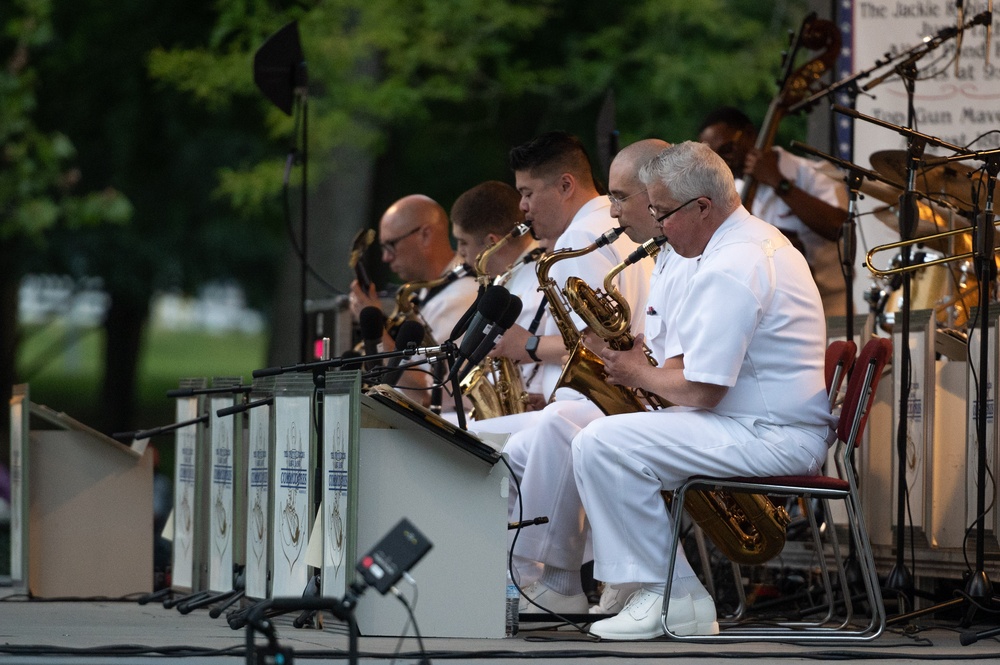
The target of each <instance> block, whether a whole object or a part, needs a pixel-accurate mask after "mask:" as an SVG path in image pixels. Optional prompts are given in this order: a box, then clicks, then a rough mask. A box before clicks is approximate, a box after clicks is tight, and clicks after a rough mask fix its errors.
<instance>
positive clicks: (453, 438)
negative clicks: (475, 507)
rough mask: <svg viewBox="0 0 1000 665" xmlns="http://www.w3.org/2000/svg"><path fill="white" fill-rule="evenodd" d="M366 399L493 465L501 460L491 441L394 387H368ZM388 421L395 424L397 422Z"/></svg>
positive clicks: (363, 397)
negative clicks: (489, 442) (450, 420)
mask: <svg viewBox="0 0 1000 665" xmlns="http://www.w3.org/2000/svg"><path fill="white" fill-rule="evenodd" d="M366 398H367V399H371V400H373V401H375V402H377V403H379V404H381V405H383V406H385V407H387V408H388V410H389V412H390V413H391V414H395V415H397V416H399V417H400V418H401V419H405V420H406V421H409V422H412V423H416V424H417V425H419V426H420V427H421V428H423V429H426V430H429V431H431V432H433V433H435V434H437V435H438V436H440V437H441V438H442V439H444V440H445V441H448V442H449V443H451V444H453V445H455V446H457V447H458V448H460V449H462V450H464V451H465V452H467V453H471V454H472V455H475V456H476V457H478V458H479V459H481V460H483V461H484V462H488V463H489V464H490V465H493V464H496V463H497V462H499V461H500V452H499V451H498V450H496V449H495V448H493V447H492V446H490V445H489V444H488V443H486V442H484V441H483V440H482V439H480V438H479V437H477V436H475V435H474V434H471V433H469V432H467V431H465V430H464V429H461V428H460V427H458V426H457V425H454V424H452V423H450V422H448V421H447V420H445V419H444V418H442V417H441V416H439V415H437V414H436V413H433V412H431V411H429V410H428V409H425V408H424V407H423V406H421V405H419V404H417V403H416V402H414V401H413V400H411V399H410V398H408V397H406V396H405V395H403V394H402V393H400V392H399V391H397V390H395V389H394V388H392V387H391V386H388V385H385V384H383V385H378V386H375V387H374V388H371V389H369V390H368V391H367V392H366V393H365V394H364V395H362V399H361V403H362V406H364V405H365V399H366ZM389 424H390V425H392V424H394V423H389Z"/></svg>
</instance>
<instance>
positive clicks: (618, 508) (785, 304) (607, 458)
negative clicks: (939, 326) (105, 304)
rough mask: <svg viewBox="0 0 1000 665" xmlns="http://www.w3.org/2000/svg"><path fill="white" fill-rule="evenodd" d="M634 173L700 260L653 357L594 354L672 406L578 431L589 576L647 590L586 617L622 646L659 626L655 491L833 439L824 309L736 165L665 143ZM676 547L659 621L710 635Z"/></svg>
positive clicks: (663, 529) (660, 565) (663, 532)
mask: <svg viewBox="0 0 1000 665" xmlns="http://www.w3.org/2000/svg"><path fill="white" fill-rule="evenodd" d="M640 177H641V179H642V182H643V183H645V185H646V188H647V194H648V197H649V201H650V204H651V205H650V211H651V214H652V215H653V216H654V217H655V218H656V221H657V222H658V223H659V225H660V228H661V232H662V234H663V235H665V236H667V238H669V240H670V244H671V246H672V247H673V249H674V251H675V252H676V253H677V254H678V255H680V256H682V257H687V258H689V259H693V261H692V262H693V263H694V265H693V270H692V273H691V275H690V277H689V278H688V279H687V280H686V281H685V283H684V287H685V288H684V290H683V294H682V295H681V297H680V299H679V305H678V306H676V307H674V308H672V309H671V310H670V311H665V312H662V315H663V316H664V325H665V327H666V329H667V330H668V331H669V334H668V335H667V337H666V344H667V351H666V353H665V357H666V358H667V360H665V361H663V362H662V363H661V366H660V367H653V366H651V365H650V364H649V363H648V362H647V361H646V358H645V357H644V356H643V355H642V354H641V353H640V352H639V351H638V350H637V349H633V350H631V351H624V352H615V351H610V350H605V351H603V352H602V353H601V357H602V358H603V359H604V361H605V363H606V367H607V371H608V375H609V380H610V381H612V382H614V383H617V384H620V385H626V386H632V387H641V388H643V389H646V390H650V391H652V392H654V393H656V394H658V395H660V396H662V397H663V398H665V399H667V400H669V401H670V402H672V403H673V404H675V405H676V406H673V407H670V408H667V409H663V410H659V411H650V412H645V413H636V414H623V415H616V416H609V417H607V418H602V419H599V420H596V421H594V422H592V423H591V424H589V425H588V426H587V427H586V428H584V429H583V431H581V432H580V433H579V434H578V435H577V437H576V438H575V439H574V441H573V463H574V470H575V474H576V481H577V483H576V484H577V489H578V492H579V494H580V496H581V497H582V499H583V505H584V506H585V507H586V510H587V516H588V518H589V519H590V524H591V527H592V529H593V547H594V575H595V577H598V578H599V579H602V580H605V581H607V582H611V583H615V584H620V583H639V584H640V585H641V589H640V590H639V591H638V592H637V593H636V594H634V595H633V596H631V598H630V599H629V601H628V603H627V604H626V605H625V608H624V609H623V610H622V611H621V612H619V613H618V614H617V615H616V616H614V617H611V618H609V619H604V620H602V621H598V622H596V623H594V624H593V625H592V626H591V632H592V633H593V634H595V635H598V636H600V637H603V638H608V639H622V640H634V639H649V638H653V637H657V636H659V635H662V634H663V630H662V627H661V623H660V616H661V611H662V607H663V604H664V586H665V585H664V583H665V581H666V575H667V571H668V567H669V561H668V560H667V559H668V558H669V551H670V546H669V543H670V542H671V533H672V529H673V528H674V525H673V524H672V522H671V519H670V516H669V515H668V513H667V511H666V510H665V508H664V504H663V499H662V498H661V495H660V491H661V490H672V489H675V488H677V487H678V486H679V485H680V484H681V483H683V482H684V481H685V480H686V479H688V478H689V477H691V476H695V475H708V476H716V477H727V476H759V475H785V474H788V475H796V474H810V473H817V472H818V471H819V469H820V466H821V465H822V464H823V462H824V460H825V459H826V455H827V446H828V442H829V441H831V440H832V438H833V431H832V429H831V426H832V424H833V418H832V416H831V415H830V410H829V406H828V402H827V398H826V391H825V385H824V377H823V362H824V350H825V345H826V329H825V319H824V317H823V307H822V302H821V300H820V296H819V291H818V289H817V288H816V284H815V282H814V281H813V280H812V279H811V276H810V272H809V266H808V265H807V263H806V261H805V259H804V258H803V256H802V254H801V253H799V252H798V251H796V250H795V248H794V247H792V246H791V245H790V244H789V241H788V239H787V238H785V236H783V235H782V234H781V232H780V231H779V230H778V229H776V228H775V227H774V226H772V225H770V224H768V223H766V222H764V221H762V220H760V219H758V218H756V217H753V216H752V215H751V214H750V213H749V212H748V211H747V210H746V209H745V208H743V207H742V206H741V205H740V197H739V193H738V192H737V191H736V188H735V185H734V182H733V177H732V173H731V171H730V170H729V167H727V166H726V163H725V162H724V161H723V160H722V158H721V157H719V156H718V155H717V154H715V153H714V152H712V150H711V148H709V147H708V146H707V145H704V144H701V143H694V142H686V143H682V144H680V145H676V146H672V147H670V148H667V149H666V150H664V151H663V152H662V153H661V154H660V155H659V156H657V157H656V158H655V159H654V160H653V161H652V162H650V163H649V164H647V165H646V166H644V167H643V168H642V170H641V171H640ZM650 302H651V303H652V306H653V307H656V304H655V303H656V298H655V296H654V297H651V299H650ZM637 346H638V345H637ZM677 557H678V560H677V565H676V568H675V572H674V579H673V583H672V588H671V598H670V599H669V604H668V606H667V625H668V626H669V627H670V630H671V632H673V633H675V634H678V635H703V634H714V633H715V632H717V631H718V624H717V622H716V612H715V604H714V601H713V600H712V598H711V597H710V596H709V595H708V593H707V592H706V591H705V588H704V587H703V586H702V584H701V582H700V581H699V580H698V579H697V577H696V576H695V574H694V571H693V569H692V568H691V566H690V564H689V563H688V562H687V560H686V559H685V557H684V553H683V551H680V552H678V554H677Z"/></svg>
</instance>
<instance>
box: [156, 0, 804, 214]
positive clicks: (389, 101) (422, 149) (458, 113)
mask: <svg viewBox="0 0 1000 665" xmlns="http://www.w3.org/2000/svg"><path fill="white" fill-rule="evenodd" d="M804 5H805V2H804V1H803V0H779V1H777V2H754V1H753V0H704V1H703V2H697V3H692V2H689V1H688V0H635V1H632V2H626V3H608V2H594V1H588V0H584V1H582V2H581V1H579V0H577V1H575V2H568V1H566V0H521V1H517V2H515V1H510V0H315V1H314V2H311V3H308V4H307V5H306V4H302V3H299V4H296V5H294V6H293V7H292V8H291V9H285V10H280V11H279V10H276V9H275V6H276V5H275V3H271V2H267V1H266V0H220V1H219V2H218V3H217V7H218V8H219V14H220V18H219V21H218V24H217V25H216V28H215V30H214V31H213V33H212V39H211V40H210V41H209V42H208V43H206V44H204V45H202V46H199V47H197V48H194V49H170V50H168V49H162V50H157V51H155V52H154V53H153V55H152V57H151V58H150V71H151V72H152V74H153V75H154V76H155V77H157V78H160V79H162V80H164V81H167V82H169V83H171V84H172V85H174V86H176V87H177V88H179V89H181V90H184V91H187V92H189V93H190V94H192V95H194V96H195V97H196V98H197V99H199V100H201V101H202V103H204V104H206V105H208V106H211V107H216V108H218V107H222V106H225V105H227V104H231V103H234V100H240V101H239V103H243V102H244V101H245V100H246V98H247V96H248V95H250V94H252V93H253V83H252V81H251V72H250V69H249V68H248V67H247V64H246V63H247V62H248V60H249V58H250V57H251V54H252V52H253V51H254V50H255V49H256V48H257V47H258V46H259V45H260V44H261V43H263V41H264V40H265V39H266V38H267V36H268V35H270V34H271V33H273V32H274V31H275V30H277V29H278V28H279V27H280V26H281V25H283V24H284V23H286V22H287V21H289V20H297V21H298V22H299V29H300V32H301V35H302V42H303V49H304V51H305V54H306V59H307V62H308V69H309V77H310V81H311V84H310V88H311V91H312V96H311V99H310V104H311V106H310V119H309V122H310V123H311V125H310V127H311V146H310V149H311V150H313V151H315V153H316V154H326V153H327V152H328V151H329V149H331V148H333V147H336V146H337V145H339V144H343V143H351V144H353V145H356V146H362V147H365V148H368V149H371V150H374V151H376V152H378V153H381V154H385V153H387V152H388V153H395V157H396V159H399V158H402V159H403V160H404V161H403V162H402V163H398V162H396V163H394V164H392V165H390V166H389V167H388V168H389V170H390V171H391V173H392V175H393V177H394V180H395V181H396V184H397V186H395V187H393V188H392V189H394V190H395V191H394V192H393V193H392V194H387V195H388V196H392V195H393V194H395V193H396V192H406V191H413V190H414V188H415V187H414V186H415V185H418V184H419V185H420V186H423V185H424V184H425V183H426V182H427V181H430V180H436V181H437V185H436V186H435V184H433V183H431V189H432V190H435V189H437V190H440V189H449V190H450V191H451V195H450V197H451V198H453V197H454V196H456V195H457V194H458V193H460V191H461V190H462V189H464V187H466V186H471V185H472V184H474V182H470V181H468V179H469V177H479V176H480V175H483V176H484V177H502V176H503V175H504V174H505V169H504V158H505V152H506V149H507V148H508V147H509V146H510V145H511V143H512V142H514V141H522V140H525V139H527V138H529V137H530V136H531V135H532V134H534V133H537V132H539V131H543V130H545V129H549V128H553V127H565V128H568V129H570V130H571V131H578V132H579V133H580V134H581V135H582V136H583V137H584V138H585V140H587V141H590V140H591V138H592V133H593V122H594V117H595V115H596V112H597V108H598V106H599V104H600V102H601V100H602V99H603V97H604V95H605V93H606V91H607V90H608V89H614V90H615V93H616V96H617V100H618V126H619V128H620V130H621V132H622V136H623V139H624V140H626V141H628V140H633V139H635V138H640V137H643V136H652V135H655V136H662V137H664V138H667V139H669V140H675V141H676V140H683V139H686V138H691V137H693V136H694V132H695V130H696V128H697V124H698V121H699V120H700V118H701V116H702V115H703V114H704V113H706V112H707V111H708V110H710V109H711V108H713V107H715V106H718V105H721V104H734V105H737V106H743V107H745V108H746V109H747V111H748V112H749V113H750V115H751V116H752V117H754V118H757V119H760V118H761V117H762V116H763V114H764V110H765V109H766V107H767V103H768V101H769V99H770V97H771V96H772V95H773V94H774V93H775V91H776V87H775V83H774V78H775V76H776V75H777V74H778V70H779V66H780V58H781V50H782V48H783V47H784V46H785V45H786V42H787V34H786V31H787V30H788V29H790V28H794V27H796V25H797V24H798V22H799V21H800V20H801V17H802V16H803V15H804V13H805V8H804ZM205 72H211V74H210V75H205V74H204V73H205ZM196 74H197V75H196ZM268 127H269V130H270V131H271V133H272V135H274V136H285V137H289V136H291V134H292V131H293V129H292V121H291V120H290V119H289V118H287V117H285V116H284V115H283V114H282V113H281V112H280V111H278V110H277V109H272V110H271V111H270V112H269V116H268ZM800 127H801V125H798V127H797V128H800ZM476 146H479V147H480V150H476V149H475V148H476ZM482 148H486V149H487V152H484V151H483V150H482ZM428 160H430V161H431V162H435V167H434V168H427V163H428ZM437 160H440V161H441V162H442V164H440V166H441V168H437V166H438V165H437V163H436V162H437ZM421 162H422V163H423V165H421ZM445 162H446V163H445ZM470 162H471V167H470ZM404 170H405V172H402V171H404ZM281 172H282V169H281V165H280V163H279V161H278V160H277V159H275V160H273V161H272V162H271V163H265V164H263V165H254V166H247V167H245V168H243V169H226V170H225V172H224V173H223V174H222V179H221V181H220V189H219V191H220V192H221V193H223V194H225V195H226V196H228V197H229V199H230V200H231V202H232V203H233V204H234V205H237V206H240V207H244V206H251V207H252V206H254V205H257V204H259V203H260V201H261V197H268V196H274V195H275V193H276V192H277V190H278V187H279V184H280V183H279V178H280V174H281ZM442 176H443V177H442ZM463 176H464V177H463ZM319 177H320V176H319V174H317V178H319ZM442 181H443V182H442ZM421 191H424V190H421ZM429 193H430V192H429ZM445 198H446V200H447V198H449V197H445Z"/></svg>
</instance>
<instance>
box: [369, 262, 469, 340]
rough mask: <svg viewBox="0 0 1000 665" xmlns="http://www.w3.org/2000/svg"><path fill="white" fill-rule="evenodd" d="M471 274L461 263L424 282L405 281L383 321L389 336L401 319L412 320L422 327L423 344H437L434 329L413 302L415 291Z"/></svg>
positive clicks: (434, 287) (415, 296)
mask: <svg viewBox="0 0 1000 665" xmlns="http://www.w3.org/2000/svg"><path fill="white" fill-rule="evenodd" d="M471 274H472V273H471V268H469V266H467V265H465V264H461V265H457V266H455V267H454V268H452V269H451V270H449V271H448V272H446V273H445V274H444V275H442V276H441V277H438V278H437V279H432V280H427V281H424V282H407V283H406V284H403V285H402V286H401V287H399V290H398V291H396V308H395V309H394V310H393V312H392V314H390V315H389V317H388V318H387V319H386V321H385V329H386V331H387V332H388V333H389V336H390V337H395V336H396V333H397V332H399V326H401V325H403V321H406V320H414V321H417V322H418V323H420V324H421V325H422V326H423V327H424V342H423V346H434V345H435V344H437V342H436V341H435V340H434V331H433V330H431V327H430V326H429V325H427V321H425V320H424V317H423V316H421V315H420V311H419V310H418V309H417V306H416V302H415V301H416V298H417V292H419V291H420V290H421V289H436V288H437V287H439V286H442V285H444V284H449V283H451V282H454V281H455V280H456V279H459V278H461V277H465V276H466V275H471Z"/></svg>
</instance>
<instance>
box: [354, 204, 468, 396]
mask: <svg viewBox="0 0 1000 665" xmlns="http://www.w3.org/2000/svg"><path fill="white" fill-rule="evenodd" d="M379 246H380V247H381V249H382V261H383V262H384V263H387V264H388V265H389V267H390V268H391V269H392V271H393V272H394V273H396V275H398V276H399V278H400V279H401V280H403V281H404V282H406V283H414V282H431V281H435V280H438V279H440V278H441V277H443V276H445V275H448V274H449V272H451V271H452V270H453V269H454V268H456V267H458V266H460V265H461V264H462V258H461V257H460V256H459V255H458V254H456V253H455V250H454V249H453V248H452V246H451V240H450V239H449V237H448V215H447V213H445V211H444V208H442V207H441V206H440V205H439V204H438V203H437V202H436V201H434V200H433V199H431V198H429V197H427V196H423V195H421V194H411V195H410V196H404V197H403V198H401V199H399V200H398V201H396V202H395V203H393V204H392V205H391V206H389V208H388V209H387V210H386V211H385V213H384V214H383V215H382V219H381V220H380V221H379ZM476 293H477V285H476V281H475V280H474V279H472V278H471V277H468V276H467V277H460V278H458V279H455V280H452V281H449V282H446V283H444V284H442V285H440V286H438V287H436V288H433V289H427V288H422V289H419V290H417V300H416V310H417V312H418V313H419V315H420V317H421V322H422V323H424V324H425V325H426V327H427V328H428V330H427V334H428V335H429V336H430V337H431V338H433V339H434V340H436V341H438V342H443V341H444V340H446V339H447V338H448V335H450V334H451V330H452V328H454V326H455V324H456V323H457V322H458V319H459V318H461V316H462V314H463V313H464V312H465V310H467V309H468V308H469V307H470V306H471V305H472V303H473V302H474V301H475V299H476ZM349 301H350V305H351V313H352V314H353V316H354V319H355V320H357V318H358V316H359V314H360V312H361V310H362V309H364V308H365V307H369V306H375V307H381V301H380V300H379V298H378V295H377V294H376V292H375V286H374V285H372V286H371V288H370V289H369V291H368V293H365V292H364V291H362V290H361V287H360V285H359V284H358V282H357V281H353V282H351V294H350V298H349ZM383 344H384V346H385V349H386V350H387V351H391V350H393V349H394V348H395V346H394V344H393V340H392V339H391V338H390V337H389V336H388V334H386V335H384V336H383ZM405 374H406V376H404V377H403V379H402V380H401V381H400V384H399V385H400V386H401V387H412V388H415V389H418V390H420V391H421V392H419V393H411V397H413V398H415V399H417V401H420V402H422V403H424V404H425V405H426V404H428V403H429V399H430V393H428V392H427V391H426V388H427V387H428V386H429V385H430V383H431V377H430V376H429V375H428V374H427V373H425V372H417V371H412V370H411V371H408V372H406V373H405ZM445 389H446V390H447V389H448V387H447V386H445ZM449 405H451V406H453V402H452V400H451V399H450V398H445V400H444V404H442V407H443V408H444V409H445V410H447V409H448V407H449Z"/></svg>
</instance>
